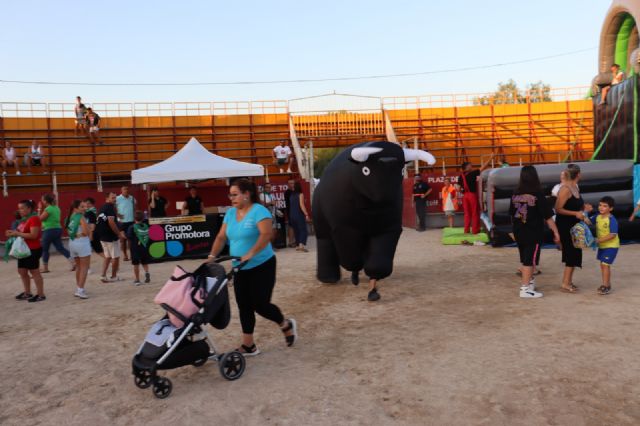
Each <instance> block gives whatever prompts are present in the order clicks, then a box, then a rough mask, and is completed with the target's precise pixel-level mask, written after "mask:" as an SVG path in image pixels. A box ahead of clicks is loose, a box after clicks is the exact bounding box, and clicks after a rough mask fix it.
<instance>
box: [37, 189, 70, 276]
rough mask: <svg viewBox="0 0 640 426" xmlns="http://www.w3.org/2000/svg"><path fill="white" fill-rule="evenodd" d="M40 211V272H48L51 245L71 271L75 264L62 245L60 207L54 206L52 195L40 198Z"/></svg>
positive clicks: (54, 199) (54, 201) (54, 200)
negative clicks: (62, 257) (64, 259)
mask: <svg viewBox="0 0 640 426" xmlns="http://www.w3.org/2000/svg"><path fill="white" fill-rule="evenodd" d="M42 206H43V207H42V209H38V213H39V214H40V220H41V221H42V272H43V273H46V272H49V248H50V247H51V245H52V244H53V246H54V247H55V248H56V250H57V251H58V253H60V254H61V255H63V256H64V257H65V258H66V259H67V261H68V262H69V264H70V265H71V270H72V271H73V270H74V269H75V262H74V261H73V260H72V259H71V255H70V254H69V250H67V249H66V248H65V247H64V245H63V244H62V226H61V225H60V207H58V206H57V205H56V197H55V195H53V194H44V195H43V196H42Z"/></svg>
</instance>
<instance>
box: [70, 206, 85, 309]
mask: <svg viewBox="0 0 640 426" xmlns="http://www.w3.org/2000/svg"><path fill="white" fill-rule="evenodd" d="M86 209H87V207H86V204H85V203H84V202H83V201H81V200H74V201H73V202H72V203H71V207H70V208H69V216H67V220H66V221H65V228H66V229H67V234H69V251H70V253H71V257H72V258H73V259H75V262H76V292H75V293H74V294H73V295H74V296H76V297H79V298H80V299H88V298H89V296H87V292H86V291H85V289H84V285H85V283H86V281H87V273H88V272H89V263H90V261H91V239H90V232H91V230H90V228H89V222H87V219H86V218H85V217H84V213H85V211H86Z"/></svg>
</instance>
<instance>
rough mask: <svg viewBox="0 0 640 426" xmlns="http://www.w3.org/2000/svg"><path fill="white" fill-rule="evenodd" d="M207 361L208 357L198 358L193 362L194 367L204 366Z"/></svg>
mask: <svg viewBox="0 0 640 426" xmlns="http://www.w3.org/2000/svg"><path fill="white" fill-rule="evenodd" d="M206 362H207V358H202V359H197V360H195V361H193V362H192V363H191V365H193V366H194V367H202V366H203V365H204V364H205V363H206Z"/></svg>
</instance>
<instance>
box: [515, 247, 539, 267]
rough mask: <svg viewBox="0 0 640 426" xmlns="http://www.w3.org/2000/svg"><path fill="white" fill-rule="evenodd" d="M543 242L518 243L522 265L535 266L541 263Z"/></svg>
mask: <svg viewBox="0 0 640 426" xmlns="http://www.w3.org/2000/svg"><path fill="white" fill-rule="evenodd" d="M541 246H542V245H541V244H532V243H526V244H521V243H518V252H519V253H520V263H521V264H522V266H533V265H539V264H540V249H541V248H542V247H541Z"/></svg>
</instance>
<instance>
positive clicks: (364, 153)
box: [351, 147, 382, 163]
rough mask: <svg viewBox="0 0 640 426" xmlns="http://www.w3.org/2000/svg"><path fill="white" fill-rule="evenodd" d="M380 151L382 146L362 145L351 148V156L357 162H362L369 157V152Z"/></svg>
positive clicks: (375, 152)
mask: <svg viewBox="0 0 640 426" xmlns="http://www.w3.org/2000/svg"><path fill="white" fill-rule="evenodd" d="M380 151H382V148H372V147H363V148H353V149H352V150H351V158H352V159H353V161H356V162H358V163H364V162H365V161H367V160H368V159H369V156H370V155H371V154H377V153H379V152H380Z"/></svg>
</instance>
